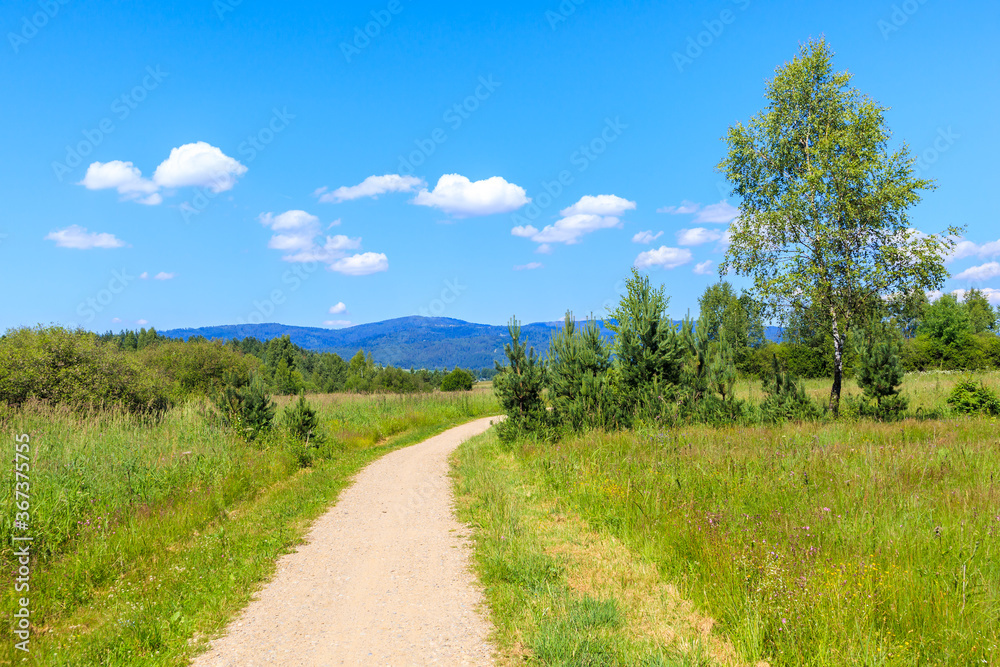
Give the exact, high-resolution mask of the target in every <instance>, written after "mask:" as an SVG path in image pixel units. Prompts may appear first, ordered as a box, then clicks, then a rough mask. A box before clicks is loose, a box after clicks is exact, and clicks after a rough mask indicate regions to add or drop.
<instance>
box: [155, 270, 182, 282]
mask: <svg viewBox="0 0 1000 667" xmlns="http://www.w3.org/2000/svg"><path fill="white" fill-rule="evenodd" d="M176 277H177V274H176V273H167V272H166V271H160V272H159V273H157V274H156V275H155V276H153V280H173V279H174V278H176Z"/></svg>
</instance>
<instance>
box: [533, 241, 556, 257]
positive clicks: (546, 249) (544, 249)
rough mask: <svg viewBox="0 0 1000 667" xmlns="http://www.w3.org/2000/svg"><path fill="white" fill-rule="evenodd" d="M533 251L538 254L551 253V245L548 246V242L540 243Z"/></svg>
mask: <svg viewBox="0 0 1000 667" xmlns="http://www.w3.org/2000/svg"><path fill="white" fill-rule="evenodd" d="M535 252H536V253H538V254H539V255H551V254H552V246H550V245H549V244H548V243H543V244H542V245H540V246H538V247H537V248H535Z"/></svg>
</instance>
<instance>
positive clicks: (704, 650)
mask: <svg viewBox="0 0 1000 667" xmlns="http://www.w3.org/2000/svg"><path fill="white" fill-rule="evenodd" d="M528 463H529V461H528V460H526V459H524V458H523V457H520V456H516V455H515V454H514V452H512V451H511V450H510V449H508V448H504V447H503V446H501V445H500V444H499V442H498V441H497V438H496V436H495V434H494V433H493V432H492V431H490V432H488V433H486V434H484V435H482V436H478V437H476V438H473V439H471V440H469V441H467V442H466V443H464V444H463V445H462V446H460V447H459V449H458V450H457V452H456V453H455V455H454V457H453V467H454V474H455V478H456V481H455V488H456V494H457V497H458V505H459V516H460V518H461V519H462V520H463V521H466V522H468V523H470V524H472V526H473V527H474V532H473V540H474V562H475V567H476V570H477V572H478V574H479V578H480V580H481V582H482V584H483V586H484V588H485V593H486V598H487V601H488V604H489V608H490V614H491V617H492V620H493V624H494V626H495V632H494V637H493V639H494V641H495V642H496V644H497V646H498V663H499V664H500V665H514V664H524V663H525V661H527V662H528V663H530V664H544V665H567V666H569V665H574V666H576V665H621V666H633V665H664V666H667V665H670V666H677V667H680V666H690V667H696V666H701V665H709V664H715V663H714V662H713V661H712V660H711V659H710V657H709V656H710V653H715V654H720V653H721V652H722V651H720V650H719V649H720V647H719V646H718V645H716V644H717V642H714V640H713V639H712V638H711V636H710V635H707V634H705V633H704V632H701V631H699V629H698V626H699V625H700V624H701V622H702V620H703V619H701V618H699V617H697V615H695V614H694V613H693V610H692V608H691V605H690V604H687V603H685V602H684V601H683V600H680V599H679V598H677V596H676V594H675V592H674V591H673V590H672V589H671V588H670V587H667V586H663V585H662V584H661V582H660V581H659V575H658V573H657V572H656V570H655V568H652V567H648V565H647V566H644V564H643V563H641V562H640V561H639V560H638V559H637V558H635V556H634V554H633V553H632V552H631V551H630V550H629V549H628V548H627V547H625V546H623V545H622V544H620V543H618V542H615V541H613V540H612V541H608V540H606V539H602V538H600V537H599V536H598V535H596V534H595V533H594V532H593V531H591V530H589V529H588V528H587V526H586V525H585V524H584V522H582V521H580V520H579V518H578V517H576V516H574V515H573V514H572V512H570V511H569V510H568V509H567V507H566V506H565V505H564V504H563V503H562V502H561V501H560V500H559V499H558V497H557V496H555V495H553V494H551V493H550V492H549V490H548V488H547V486H546V484H545V480H544V476H543V475H540V474H539V471H538V470H536V469H532V468H531V467H529V466H528V465H526V464H528Z"/></svg>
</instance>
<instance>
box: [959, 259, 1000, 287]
mask: <svg viewBox="0 0 1000 667" xmlns="http://www.w3.org/2000/svg"><path fill="white" fill-rule="evenodd" d="M997 276H1000V263H997V262H988V263H986V264H982V265H980V266H972V267H969V268H968V269H966V270H965V271H962V272H961V273H959V274H958V275H956V276H954V278H955V280H970V281H972V282H981V281H983V280H989V279H990V278H996V277H997Z"/></svg>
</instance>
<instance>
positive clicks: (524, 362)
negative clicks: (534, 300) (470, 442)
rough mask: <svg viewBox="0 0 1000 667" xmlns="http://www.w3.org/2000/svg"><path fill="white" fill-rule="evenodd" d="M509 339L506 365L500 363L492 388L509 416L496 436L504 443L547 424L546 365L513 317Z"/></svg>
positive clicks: (506, 346) (509, 329)
mask: <svg viewBox="0 0 1000 667" xmlns="http://www.w3.org/2000/svg"><path fill="white" fill-rule="evenodd" d="M508 331H509V332H510V342H509V343H507V344H506V345H505V346H504V353H505V354H506V355H507V361H508V365H507V366H501V365H500V363H499V362H497V364H496V366H497V375H496V377H494V378H493V391H494V393H495V394H496V396H497V398H498V399H499V400H500V407H502V408H503V411H504V413H506V415H507V419H505V420H504V421H502V422H500V424H499V425H498V427H497V436H498V437H499V438H500V439H501V440H503V441H504V442H511V441H513V440H514V439H515V438H516V437H517V436H518V434H519V433H521V432H533V431H539V430H542V428H543V427H544V426H545V421H546V411H545V402H544V401H543V400H542V386H543V383H544V382H545V367H544V366H542V362H541V361H540V360H539V359H538V357H537V356H536V355H535V348H530V349H529V348H527V346H526V345H525V344H524V343H522V342H521V325H520V324H519V323H518V321H517V320H516V319H514V318H511V320H510V324H509V325H508Z"/></svg>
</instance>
